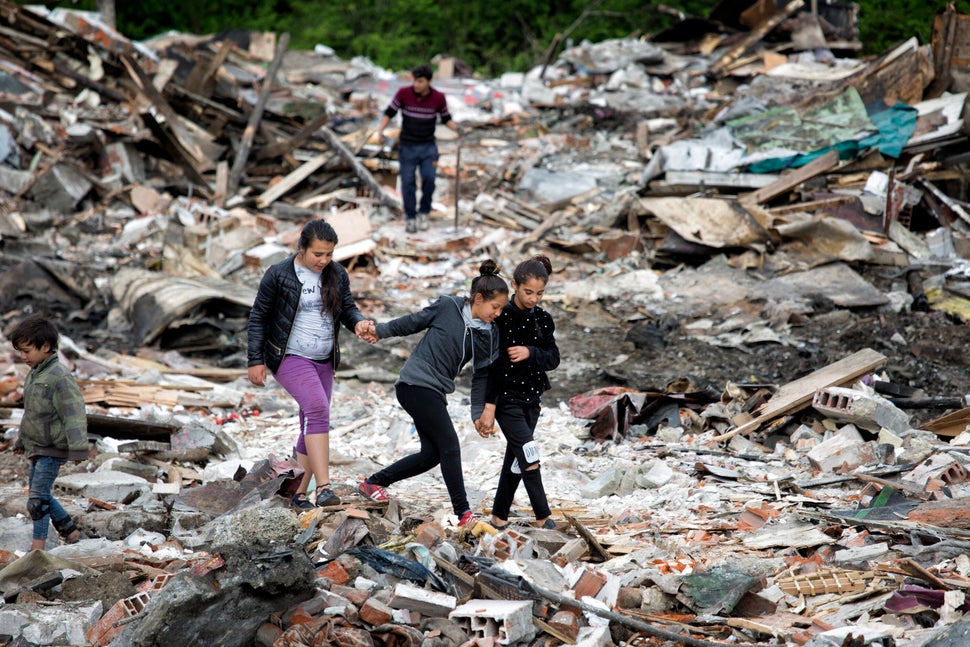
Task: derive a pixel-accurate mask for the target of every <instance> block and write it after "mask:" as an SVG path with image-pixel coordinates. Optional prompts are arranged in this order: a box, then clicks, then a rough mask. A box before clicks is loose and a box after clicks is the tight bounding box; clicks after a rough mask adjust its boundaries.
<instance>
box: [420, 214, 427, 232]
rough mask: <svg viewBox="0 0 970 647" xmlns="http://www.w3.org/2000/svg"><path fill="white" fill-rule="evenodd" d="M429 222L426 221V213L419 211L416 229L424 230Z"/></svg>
mask: <svg viewBox="0 0 970 647" xmlns="http://www.w3.org/2000/svg"><path fill="white" fill-rule="evenodd" d="M429 224H430V223H429V222H428V214H426V213H419V214H418V229H420V230H421V231H425V230H426V229H427V228H428V226H429Z"/></svg>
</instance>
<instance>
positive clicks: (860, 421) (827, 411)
mask: <svg viewBox="0 0 970 647" xmlns="http://www.w3.org/2000/svg"><path fill="white" fill-rule="evenodd" d="M812 408H814V409H815V410H816V411H818V412H819V413H821V414H823V415H826V416H828V417H830V418H834V419H836V420H844V421H846V422H851V423H853V424H855V425H857V426H859V427H862V428H863V429H870V430H872V431H879V430H880V429H881V428H883V427H885V428H887V429H889V430H890V431H895V432H896V433H902V432H905V431H907V430H908V429H909V428H910V424H909V415H907V414H906V412H905V411H903V410H902V409H900V408H899V407H897V406H896V405H895V404H893V403H892V402H890V401H889V400H887V399H886V398H884V397H882V396H880V395H876V394H874V393H865V392H863V391H859V390H856V389H849V388H845V387H841V386H829V387H826V388H824V389H819V390H818V391H816V392H815V396H814V397H813V399H812Z"/></svg>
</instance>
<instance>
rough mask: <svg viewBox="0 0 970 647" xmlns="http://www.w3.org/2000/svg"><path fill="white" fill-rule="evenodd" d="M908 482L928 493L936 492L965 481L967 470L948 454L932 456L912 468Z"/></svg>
mask: <svg viewBox="0 0 970 647" xmlns="http://www.w3.org/2000/svg"><path fill="white" fill-rule="evenodd" d="M907 480H908V481H912V482H913V483H917V484H919V485H921V486H923V488H925V489H926V490H927V491H929V492H938V491H939V490H940V489H941V488H943V486H945V485H956V484H957V483H963V482H964V481H966V480H967V470H966V469H964V467H963V465H961V464H960V463H958V462H957V461H955V460H954V459H953V458H952V457H951V456H950V455H949V454H933V455H932V456H930V457H929V458H927V459H926V460H924V461H923V462H922V463H920V464H919V465H917V466H916V467H914V468H913V470H912V471H911V472H910V473H909V476H908V477H907Z"/></svg>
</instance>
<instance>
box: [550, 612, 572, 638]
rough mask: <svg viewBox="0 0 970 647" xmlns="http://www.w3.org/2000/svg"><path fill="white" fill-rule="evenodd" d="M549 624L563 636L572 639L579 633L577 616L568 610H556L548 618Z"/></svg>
mask: <svg viewBox="0 0 970 647" xmlns="http://www.w3.org/2000/svg"><path fill="white" fill-rule="evenodd" d="M549 626H550V627H552V628H553V629H555V630H556V631H557V632H559V633H560V634H561V635H562V636H563V637H565V638H569V639H571V640H573V641H575V640H576V636H578V635H579V618H578V617H577V616H576V614H575V613H572V612H570V611H565V610H564V611H557V612H556V613H555V614H553V616H552V617H551V618H549Z"/></svg>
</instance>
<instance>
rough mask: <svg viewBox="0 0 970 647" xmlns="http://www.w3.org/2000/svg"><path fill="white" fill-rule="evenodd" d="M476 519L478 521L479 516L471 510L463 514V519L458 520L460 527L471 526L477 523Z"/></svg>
mask: <svg viewBox="0 0 970 647" xmlns="http://www.w3.org/2000/svg"><path fill="white" fill-rule="evenodd" d="M476 521H478V517H477V516H476V515H475V513H474V512H472V511H471V510H469V511H468V512H466V513H465V514H463V515H461V519H459V520H458V527H459V528H461V527H463V526H469V527H471V526H474V525H475V522H476Z"/></svg>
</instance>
